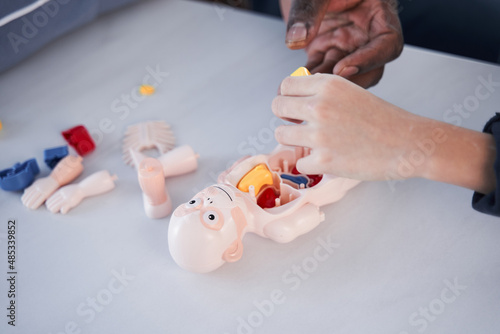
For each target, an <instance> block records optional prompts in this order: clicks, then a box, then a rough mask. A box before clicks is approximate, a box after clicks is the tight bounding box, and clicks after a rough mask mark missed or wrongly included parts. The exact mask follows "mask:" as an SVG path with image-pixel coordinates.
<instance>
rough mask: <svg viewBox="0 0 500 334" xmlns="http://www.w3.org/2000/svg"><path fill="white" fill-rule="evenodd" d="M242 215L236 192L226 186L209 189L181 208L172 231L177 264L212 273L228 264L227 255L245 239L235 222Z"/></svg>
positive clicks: (176, 212) (172, 248)
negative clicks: (238, 241)
mask: <svg viewBox="0 0 500 334" xmlns="http://www.w3.org/2000/svg"><path fill="white" fill-rule="evenodd" d="M238 210H239V211H238ZM240 211H241V209H240V208H238V207H237V204H236V202H235V194H234V191H233V190H232V189H231V188H230V187H228V186H226V185H215V186H211V187H208V188H206V189H204V190H203V191H201V192H199V193H198V194H196V195H195V196H194V197H193V198H192V199H191V200H189V201H188V202H187V203H185V204H181V205H180V206H179V207H178V208H177V209H175V211H174V213H173V214H172V218H171V219H170V225H169V228H168V242H169V249H170V253H171V255H172V257H173V258H174V260H175V262H177V264H178V265H179V266H181V267H183V268H184V269H187V270H190V271H195V272H209V271H212V270H215V269H216V268H218V267H219V266H221V265H222V264H224V262H226V261H228V260H227V257H226V256H225V254H226V253H227V252H228V250H229V251H231V250H234V249H233V248H234V247H233V244H234V243H235V240H240V237H241V228H238V226H237V225H238V223H240V222H239V221H237V222H235V219H234V216H237V217H236V220H239V218H240V216H241V214H236V213H239V212H240ZM240 244H241V241H240ZM240 252H241V250H240Z"/></svg>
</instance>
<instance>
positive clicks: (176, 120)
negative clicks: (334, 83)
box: [0, 0, 500, 334]
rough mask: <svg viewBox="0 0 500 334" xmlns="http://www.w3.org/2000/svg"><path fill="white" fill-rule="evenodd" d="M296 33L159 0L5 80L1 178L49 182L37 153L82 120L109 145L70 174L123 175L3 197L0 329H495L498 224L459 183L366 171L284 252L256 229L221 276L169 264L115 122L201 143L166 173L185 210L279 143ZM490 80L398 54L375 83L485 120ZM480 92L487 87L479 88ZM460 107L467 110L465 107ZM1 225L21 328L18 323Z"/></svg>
mask: <svg viewBox="0 0 500 334" xmlns="http://www.w3.org/2000/svg"><path fill="white" fill-rule="evenodd" d="M284 33H285V27H284V24H283V23H282V22H280V21H279V20H277V19H273V18H269V17H265V16H259V15H256V14H252V13H250V12H244V11H238V10H235V9H230V8H226V7H220V6H219V5H212V4H199V3H194V2H183V1H182V2H179V1H159V0H157V1H147V2H143V3H141V4H139V5H136V6H131V7H128V8H126V9H124V10H121V11H118V12H116V13H113V14H111V15H109V16H106V17H103V18H101V19H99V20H97V21H96V22H94V23H92V24H90V25H88V26H86V27H84V28H82V29H80V30H78V31H76V32H74V33H72V34H70V35H67V36H66V37H64V38H62V39H59V40H58V41H56V42H55V43H52V44H51V45H49V46H48V47H46V48H45V49H44V50H42V51H41V52H39V53H38V54H36V55H35V56H34V57H32V58H30V59H29V60H28V61H26V62H24V63H23V64H22V65H21V66H18V67H17V68H14V69H12V70H10V71H8V72H6V73H4V74H2V75H1V76H0V120H1V121H2V123H3V126H4V128H3V130H2V131H0V152H1V154H0V169H3V168H7V167H10V166H11V165H13V164H14V163H15V162H17V161H25V160H27V159H29V158H31V157H35V158H37V160H38V163H39V165H40V166H41V174H40V175H41V176H46V175H48V174H49V172H50V171H49V169H48V167H46V166H45V165H44V164H43V151H44V149H46V148H50V147H55V146H60V145H64V144H65V142H64V141H63V139H62V136H61V135H60V132H61V131H63V130H66V129H68V128H71V127H73V126H75V125H78V124H83V125H85V126H86V127H87V128H88V129H89V130H90V131H91V132H92V134H93V136H94V138H95V139H96V141H97V143H98V145H97V149H96V151H95V152H93V153H92V154H90V155H89V156H87V157H85V158H84V165H85V170H84V172H83V174H82V175H81V176H80V177H79V178H78V179H77V181H78V180H81V179H83V178H85V177H86V176H88V175H90V174H92V173H93V172H96V171H98V170H102V169H107V170H109V171H110V172H111V173H115V174H116V175H117V176H118V178H119V179H118V181H117V182H116V189H115V190H113V191H112V192H110V193H107V194H105V195H102V196H100V197H93V198H88V199H85V200H84V201H83V202H82V203H81V204H80V205H79V206H78V207H76V208H75V209H73V210H72V211H70V212H69V213H68V214H67V215H61V214H52V213H50V212H49V211H48V210H47V209H46V208H45V207H41V208H39V209H38V210H36V211H30V210H28V209H26V208H25V207H24V206H23V205H22V203H21V201H20V193H9V192H4V191H1V192H0V223H1V224H0V243H1V247H0V259H1V260H0V262H1V264H0V268H2V269H1V270H2V275H0V276H1V277H3V278H2V279H1V283H0V296H1V297H0V309H1V310H3V311H1V312H0V316H1V317H0V319H2V320H1V324H0V329H1V332H2V333H53V334H55V333H231V334H232V333H306V332H307V333H346V334H353V333H363V334H364V333H384V334H387V333H394V334H403V333H424V332H425V333H498V328H499V326H500V318H499V317H498V309H499V307H500V288H499V285H498V283H499V282H500V256H499V255H498V253H499V249H500V247H499V241H498V240H499V239H500V223H499V221H498V219H497V218H494V217H490V216H487V215H483V214H480V213H478V212H475V211H474V210H473V209H472V208H471V205H470V202H471V197H472V192H471V191H469V190H464V189H459V188H457V187H454V186H451V185H446V184H438V183H433V182H430V181H425V180H419V179H412V180H408V181H405V182H398V183H395V184H393V183H388V182H385V181H381V182H364V183H362V184H360V185H359V186H358V187H356V188H355V189H353V190H352V191H350V192H349V193H348V195H347V196H346V197H345V198H344V199H342V200H341V201H340V202H338V203H335V204H332V205H328V206H326V207H324V208H323V210H324V212H325V214H326V221H325V222H323V223H322V224H320V226H318V227H317V228H316V229H314V230H313V231H311V232H309V233H308V234H306V235H304V236H301V237H299V238H298V239H296V240H295V241H293V242H291V243H289V244H278V243H275V242H273V241H270V240H268V239H263V238H260V237H258V236H255V235H252V234H247V235H246V236H245V238H244V240H243V242H244V245H245V252H244V254H243V257H242V259H241V260H240V261H238V262H236V263H233V264H226V265H224V266H223V267H221V268H220V269H218V270H216V271H215V272H212V273H210V274H202V275H200V274H192V273H190V272H186V271H184V270H182V269H180V268H179V267H178V266H177V265H176V264H175V263H174V262H173V260H172V258H171V257H170V254H169V252H168V245H167V230H168V218H167V219H161V220H150V219H148V218H146V217H145V214H144V211H143V208H142V199H141V191H140V189H139V185H138V182H137V178H136V174H135V172H134V170H133V169H131V168H130V167H128V166H126V165H124V164H123V162H122V159H121V139H122V136H123V132H124V130H125V128H126V127H127V126H128V125H131V124H136V123H138V122H143V121H148V120H165V121H167V122H168V123H170V124H171V125H172V129H173V131H174V132H175V135H176V137H177V143H178V144H179V145H182V144H189V145H191V146H192V147H193V148H194V149H195V150H196V151H197V152H198V153H199V154H200V156H201V158H200V166H199V169H198V170H197V171H196V172H194V173H191V174H188V175H184V176H180V177H175V178H170V179H167V180H166V184H167V188H168V190H169V192H170V195H171V197H172V200H173V204H174V206H177V205H179V204H181V203H183V202H184V201H186V200H188V199H189V198H191V196H192V195H193V194H194V193H195V192H196V191H197V190H200V189H202V188H204V187H205V186H207V185H210V184H213V183H214V182H215V178H216V176H217V175H218V174H219V173H220V172H221V171H223V170H224V169H225V168H226V167H227V166H228V164H229V163H231V162H232V161H234V160H236V159H238V158H240V157H241V156H243V155H245V154H249V153H250V154H252V153H253V154H257V153H267V152H269V151H270V150H271V149H272V148H273V147H274V146H275V145H276V142H275V140H274V138H273V137H272V129H273V128H274V126H275V125H276V124H279V123H280V122H281V121H277V120H276V119H275V118H274V117H273V115H272V113H271V111H270V104H271V100H272V99H273V97H274V96H275V94H276V90H277V87H278V85H279V83H280V81H281V80H282V79H283V78H284V77H285V76H286V75H288V74H290V73H291V72H292V71H293V70H295V69H296V68H297V67H298V66H301V65H303V64H304V63H305V60H306V57H305V54H304V53H303V52H302V51H296V52H292V51H290V50H288V49H287V48H286V47H285V45H284ZM155 70H156V71H159V72H161V73H162V74H161V75H158V76H157V82H158V84H159V85H158V88H157V91H156V93H155V94H154V95H152V96H149V97H147V98H144V99H143V100H141V101H139V102H137V103H136V102H134V101H133V100H132V102H131V104H130V107H127V106H126V104H125V102H124V101H122V97H123V94H130V93H131V92H132V91H133V90H135V89H136V88H137V86H138V85H140V84H141V83H142V81H143V78H144V77H145V76H146V75H148V73H149V72H151V71H155ZM167 72H168V75H166V74H165V73H167ZM481 78H482V79H481ZM485 80H486V81H488V80H491V81H494V82H499V81H500V68H499V67H498V66H493V65H488V64H484V63H478V62H473V61H469V60H465V59H459V58H455V57H449V56H445V55H442V54H437V53H432V52H427V51H423V50H420V49H416V48H411V47H406V48H405V50H404V52H403V54H402V56H401V57H400V58H399V59H397V60H396V61H394V62H393V63H391V64H389V65H388V66H387V67H386V73H385V74H384V78H383V79H382V81H381V83H380V84H379V85H378V86H376V87H375V88H374V89H372V92H374V93H375V94H377V95H379V96H381V97H383V98H385V99H387V100H389V101H390V102H392V103H395V104H397V105H399V106H401V107H403V108H405V109H408V110H410V111H412V112H415V113H418V114H421V115H425V116H429V117H433V118H436V119H440V120H445V121H449V122H453V123H460V125H462V126H465V127H469V128H472V129H476V130H481V129H482V126H483V125H484V123H485V122H486V121H487V120H488V119H489V117H490V116H492V115H493V113H494V111H498V110H500V87H498V85H496V86H495V85H486V86H485V85H484V84H483V83H482V81H485ZM479 85H483V87H482V88H479V90H480V93H482V94H483V95H484V94H486V92H489V93H490V94H489V96H488V97H486V98H485V97H484V96H483V95H481V96H482V98H481V99H479V98H478V97H476V94H477V89H478V88H477V87H478V86H479ZM488 89H490V90H491V91H490V90H488ZM455 104H457V105H459V104H462V105H464V104H465V107H464V108H463V111H464V112H462V114H459V113H458V112H456V111H453V107H454V105H455ZM119 107H120V109H118V108H119ZM466 108H468V109H470V110H471V111H470V112H469V111H467V109H466ZM450 109H451V110H450ZM448 110H450V111H448ZM106 123H108V124H107V125H106ZM103 124H105V126H104V127H103ZM100 126H101V128H100ZM103 130H105V131H107V132H104V131H103ZM9 219H15V220H16V222H17V230H16V238H17V244H16V246H17V257H16V261H17V262H16V264H17V268H16V270H17V277H16V286H15V288H16V293H17V296H16V327H12V326H9V325H8V324H7V321H8V320H9V319H8V318H7V317H6V315H7V312H8V311H7V310H6V308H7V307H8V305H9V304H8V303H9V302H10V300H11V299H9V298H8V296H7V294H8V290H9V286H8V284H7V280H6V279H5V277H7V278H8V275H7V271H8V269H7V223H8V220H9ZM325 244H328V245H330V246H324V245H325ZM322 245H323V246H322ZM319 247H324V248H323V249H320V248H319ZM319 252H321V257H318V254H319Z"/></svg>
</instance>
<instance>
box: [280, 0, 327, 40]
mask: <svg viewBox="0 0 500 334" xmlns="http://www.w3.org/2000/svg"><path fill="white" fill-rule="evenodd" d="M328 4H329V0H294V1H293V2H292V6H291V8H290V13H289V15H288V22H287V27H286V31H287V32H286V39H285V43H286V45H287V46H288V47H289V48H290V49H293V50H295V49H302V48H304V47H306V46H307V44H309V42H310V41H311V40H312V39H313V38H314V37H315V36H316V34H317V32H318V30H319V27H320V25H321V21H322V20H323V17H324V16H325V13H326V10H327V8H328Z"/></svg>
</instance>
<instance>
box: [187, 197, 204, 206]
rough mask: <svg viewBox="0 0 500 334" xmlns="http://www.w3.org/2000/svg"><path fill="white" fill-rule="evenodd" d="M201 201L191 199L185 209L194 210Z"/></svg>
mask: <svg viewBox="0 0 500 334" xmlns="http://www.w3.org/2000/svg"><path fill="white" fill-rule="evenodd" d="M200 203H201V199H199V198H193V199H192V200H190V201H189V202H187V203H186V207H187V208H196V207H197V206H198V205H200Z"/></svg>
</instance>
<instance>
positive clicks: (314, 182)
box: [307, 174, 323, 188]
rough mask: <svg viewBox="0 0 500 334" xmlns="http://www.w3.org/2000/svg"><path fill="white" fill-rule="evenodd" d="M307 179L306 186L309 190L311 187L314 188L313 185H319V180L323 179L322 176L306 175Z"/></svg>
mask: <svg viewBox="0 0 500 334" xmlns="http://www.w3.org/2000/svg"><path fill="white" fill-rule="evenodd" d="M307 177H308V178H309V180H310V181H309V184H308V185H307V186H308V187H309V188H311V187H314V186H315V185H317V184H318V183H319V181H321V179H322V178H323V175H321V174H320V175H307Z"/></svg>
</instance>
